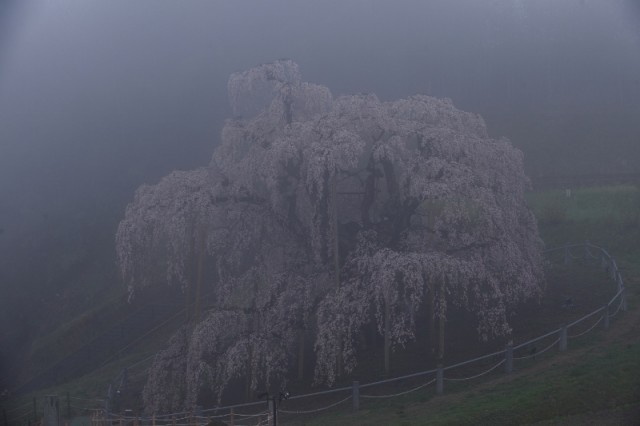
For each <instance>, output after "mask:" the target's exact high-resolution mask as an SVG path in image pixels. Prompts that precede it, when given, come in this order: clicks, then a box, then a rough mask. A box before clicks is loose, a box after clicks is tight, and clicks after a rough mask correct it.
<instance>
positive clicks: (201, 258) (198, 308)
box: [194, 230, 206, 323]
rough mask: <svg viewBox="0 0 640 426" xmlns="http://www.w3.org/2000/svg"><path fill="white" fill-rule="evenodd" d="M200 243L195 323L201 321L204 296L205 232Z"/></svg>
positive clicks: (201, 232)
mask: <svg viewBox="0 0 640 426" xmlns="http://www.w3.org/2000/svg"><path fill="white" fill-rule="evenodd" d="M199 238H200V241H199V242H198V272H197V276H196V300H195V312H194V315H195V322H196V323H198V322H199V321H200V313H201V310H202V305H201V303H200V297H201V294H202V280H203V277H202V276H203V268H204V253H205V239H206V232H205V231H204V230H202V231H200V235H199Z"/></svg>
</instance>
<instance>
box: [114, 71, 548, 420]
mask: <svg viewBox="0 0 640 426" xmlns="http://www.w3.org/2000/svg"><path fill="white" fill-rule="evenodd" d="M228 88H229V98H230V102H231V104H232V107H233V109H234V112H235V113H236V114H238V115H241V116H240V117H236V118H234V119H233V120H228V121H227V123H226V124H225V126H224V129H223V131H222V143H221V145H220V146H219V147H218V148H217V149H216V151H215V153H214V156H213V158H212V161H211V164H210V166H209V167H208V168H206V169H199V170H195V171H191V172H176V173H173V174H171V175H169V176H168V177H166V178H164V179H163V180H162V181H161V182H160V183H159V184H158V185H155V186H143V187H141V188H140V189H139V190H138V191H137V193H136V197H135V199H134V201H133V203H131V205H130V206H129V207H128V208H127V212H126V215H125V219H124V220H123V221H122V222H121V224H120V227H119V229H118V234H117V238H116V242H117V251H118V260H119V264H120V267H121V270H122V273H123V276H124V279H125V280H126V282H127V284H128V285H129V286H130V288H131V289H132V291H133V290H135V289H136V288H140V287H144V286H147V285H154V284H156V283H160V282H162V281H164V282H169V283H179V284H180V285H183V286H186V285H188V284H189V277H190V276H191V275H192V274H191V272H190V270H189V267H190V265H191V266H192V265H193V258H194V256H196V254H197V246H198V241H200V240H199V239H200V238H204V239H205V244H204V247H205V248H206V259H207V262H211V263H212V264H214V265H215V271H216V274H215V275H216V276H215V277H214V279H213V280H212V281H213V282H211V283H209V284H208V285H209V286H210V287H211V288H212V289H213V290H214V292H215V294H216V300H217V301H218V302H217V307H216V308H215V309H214V310H213V311H211V312H210V313H209V314H208V316H207V317H206V318H205V319H204V320H203V321H202V322H200V323H199V324H195V325H192V326H191V327H190V328H189V327H187V328H185V329H184V330H182V331H181V332H180V333H182V335H184V336H183V337H176V338H175V339H174V341H173V343H172V345H170V346H171V347H170V348H169V349H167V351H166V352H165V353H163V354H162V355H161V356H159V357H158V359H157V361H156V363H155V364H154V366H153V367H152V369H151V373H150V377H149V382H148V384H147V388H146V390H145V403H146V404H147V407H148V409H149V410H150V411H162V410H171V409H178V408H182V407H191V406H193V405H195V404H196V403H197V398H198V395H199V394H200V392H201V391H202V389H203V387H207V388H208V389H211V390H214V391H215V392H216V393H217V394H218V395H219V396H220V395H222V392H223V390H224V389H225V387H226V386H227V385H228V384H229V382H230V381H232V380H234V379H236V378H239V377H245V378H246V380H247V381H248V383H249V384H250V387H251V388H252V389H256V388H257V387H259V386H266V385H268V383H269V381H270V380H272V379H273V378H282V377H285V376H286V374H287V372H288V371H289V369H290V368H291V366H292V365H294V363H295V359H292V355H291V354H294V353H295V350H294V347H295V344H296V338H297V337H296V336H298V333H299V331H300V330H306V331H305V333H306V335H307V336H310V337H313V338H314V339H315V356H316V380H317V381H325V382H328V383H333V381H334V380H335V379H336V374H337V371H338V366H337V359H338V358H340V359H342V360H343V361H344V367H345V369H346V371H350V370H351V369H352V368H353V367H354V366H355V365H356V362H357V353H356V352H357V346H356V344H355V343H354V342H355V341H356V339H355V336H356V335H357V333H359V331H360V330H361V329H362V327H363V326H364V325H365V324H367V323H369V322H371V321H375V323H376V325H377V328H378V331H379V332H380V333H381V334H384V333H388V337H389V339H390V341H391V344H392V345H403V344H404V343H406V342H407V341H408V340H410V339H412V338H414V334H415V330H416V327H417V325H416V321H415V316H416V313H417V311H418V309H419V307H420V306H421V305H422V304H424V303H425V296H426V295H427V294H428V293H429V292H432V295H433V296H434V300H435V305H436V316H437V317H442V318H445V317H446V315H447V305H448V304H449V303H454V304H456V305H457V306H460V307H463V308H466V309H468V310H469V311H471V312H474V313H475V314H476V315H477V318H478V333H479V336H480V337H481V338H483V339H488V338H491V337H493V336H499V335H505V334H508V333H509V332H510V328H509V325H508V322H507V318H508V315H509V314H510V313H511V312H512V310H513V309H514V307H515V306H516V304H517V303H518V302H519V301H521V300H524V299H526V298H529V297H532V296H536V295H538V294H539V292H540V288H541V283H542V280H543V275H542V261H541V242H540V240H539V238H538V235H537V227H536V223H535V220H534V217H533V215H532V214H531V212H530V211H529V210H528V208H527V206H526V203H525V200H524V191H525V189H526V187H527V185H528V180H527V178H526V177H525V175H524V173H523V164H522V161H523V158H522V154H521V153H520V151H518V150H516V149H515V148H513V147H512V146H511V144H510V143H509V141H507V140H494V139H491V138H489V137H488V135H487V131H486V127H485V124H484V122H483V120H482V118H481V117H479V116H477V115H475V114H471V113H466V112H462V111H459V110H457V109H456V108H455V107H454V106H453V104H452V102H451V101H450V100H448V99H436V98H432V97H428V96H413V97H411V98H408V99H403V100H399V101H393V102H381V101H380V100H378V98H377V97H376V96H375V95H371V94H360V95H350V96H341V97H338V98H335V99H334V98H333V97H332V95H331V93H330V92H329V90H328V89H327V88H326V87H322V86H318V85H314V84H310V83H304V82H302V81H301V78H300V73H299V70H298V67H297V65H296V64H295V63H294V62H292V61H290V60H284V61H278V62H275V63H273V64H265V65H261V66H259V67H256V68H254V69H252V70H249V71H245V72H242V73H236V74H233V75H232V76H231V78H230V79H229V85H228ZM336 261H337V262H336ZM337 270H339V271H340V272H339V275H338V276H336V271H337ZM190 274H191V275H190ZM163 276H164V279H161V278H162V277H163ZM386 315H388V317H389V318H386V323H387V324H388V328H387V330H388V331H385V325H384V324H385V316H386ZM312 318H313V321H312V320H311V319H312ZM185 339H186V340H185ZM180 351H183V357H182V358H179V359H178V358H176V357H174V354H175V353H177V352H180ZM177 371H181V372H182V373H181V375H180V374H178V373H177ZM170 380H176V381H180V380H182V382H181V384H180V385H176V386H168V387H167V386H164V385H163V384H164V383H167V382H168V381H170ZM178 394H179V396H176V395H178Z"/></svg>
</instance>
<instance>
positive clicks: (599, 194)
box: [527, 185, 640, 254]
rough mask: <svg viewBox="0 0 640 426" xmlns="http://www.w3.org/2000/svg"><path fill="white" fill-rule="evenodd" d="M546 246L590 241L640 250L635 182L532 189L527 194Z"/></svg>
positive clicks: (638, 191) (639, 201)
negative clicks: (567, 190)
mask: <svg viewBox="0 0 640 426" xmlns="http://www.w3.org/2000/svg"><path fill="white" fill-rule="evenodd" d="M527 199H528V202H529V205H530V207H531V209H532V210H533V212H534V214H535V216H536V218H537V219H538V225H539V229H540V234H541V237H542V239H543V241H544V242H545V243H546V244H547V246H549V247H552V246H556V245H561V244H564V243H567V242H576V243H582V242H584V241H590V242H592V243H594V244H597V245H600V246H604V247H606V248H607V249H608V250H612V251H614V252H617V253H620V254H628V253H637V252H638V251H639V250H640V189H639V188H638V187H637V186H626V185H624V186H614V187H598V188H582V189H578V190H573V191H571V195H570V196H569V197H567V196H566V193H565V191H545V192H534V193H531V194H529V195H528V197H527Z"/></svg>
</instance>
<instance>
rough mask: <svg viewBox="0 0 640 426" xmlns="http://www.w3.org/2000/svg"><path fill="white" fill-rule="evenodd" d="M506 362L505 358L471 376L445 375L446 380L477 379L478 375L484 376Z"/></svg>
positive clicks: (462, 380)
mask: <svg viewBox="0 0 640 426" xmlns="http://www.w3.org/2000/svg"><path fill="white" fill-rule="evenodd" d="M505 362H506V360H504V359H503V360H501V361H500V362H498V363H497V364H495V365H494V366H492V367H490V368H489V369H488V370H485V371H483V372H482V373H478V374H475V375H473V376H470V377H458V378H453V377H451V378H449V377H445V378H444V380H446V381H449V382H464V381H467V380H473V379H477V378H478V377H482V376H484V375H485V374H489V373H491V372H492V371H493V370H495V369H496V368H498V367H500V366H501V365H502V364H504V363H505Z"/></svg>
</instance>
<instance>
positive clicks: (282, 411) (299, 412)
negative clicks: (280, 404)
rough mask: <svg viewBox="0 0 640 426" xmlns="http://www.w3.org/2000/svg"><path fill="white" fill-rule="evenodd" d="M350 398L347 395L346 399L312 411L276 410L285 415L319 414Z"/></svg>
mask: <svg viewBox="0 0 640 426" xmlns="http://www.w3.org/2000/svg"><path fill="white" fill-rule="evenodd" d="M351 398H352V396H351V395H349V396H348V397H346V398H344V399H341V400H340V401H338V402H334V403H333V404H329V405H327V406H324V407H321V408H316V409H313V410H282V409H278V412H279V413H285V414H314V413H319V412H320V411H325V410H328V409H330V408H333V407H336V406H338V405H340V404H342V403H343V402H346V401H348V400H350V399H351Z"/></svg>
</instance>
